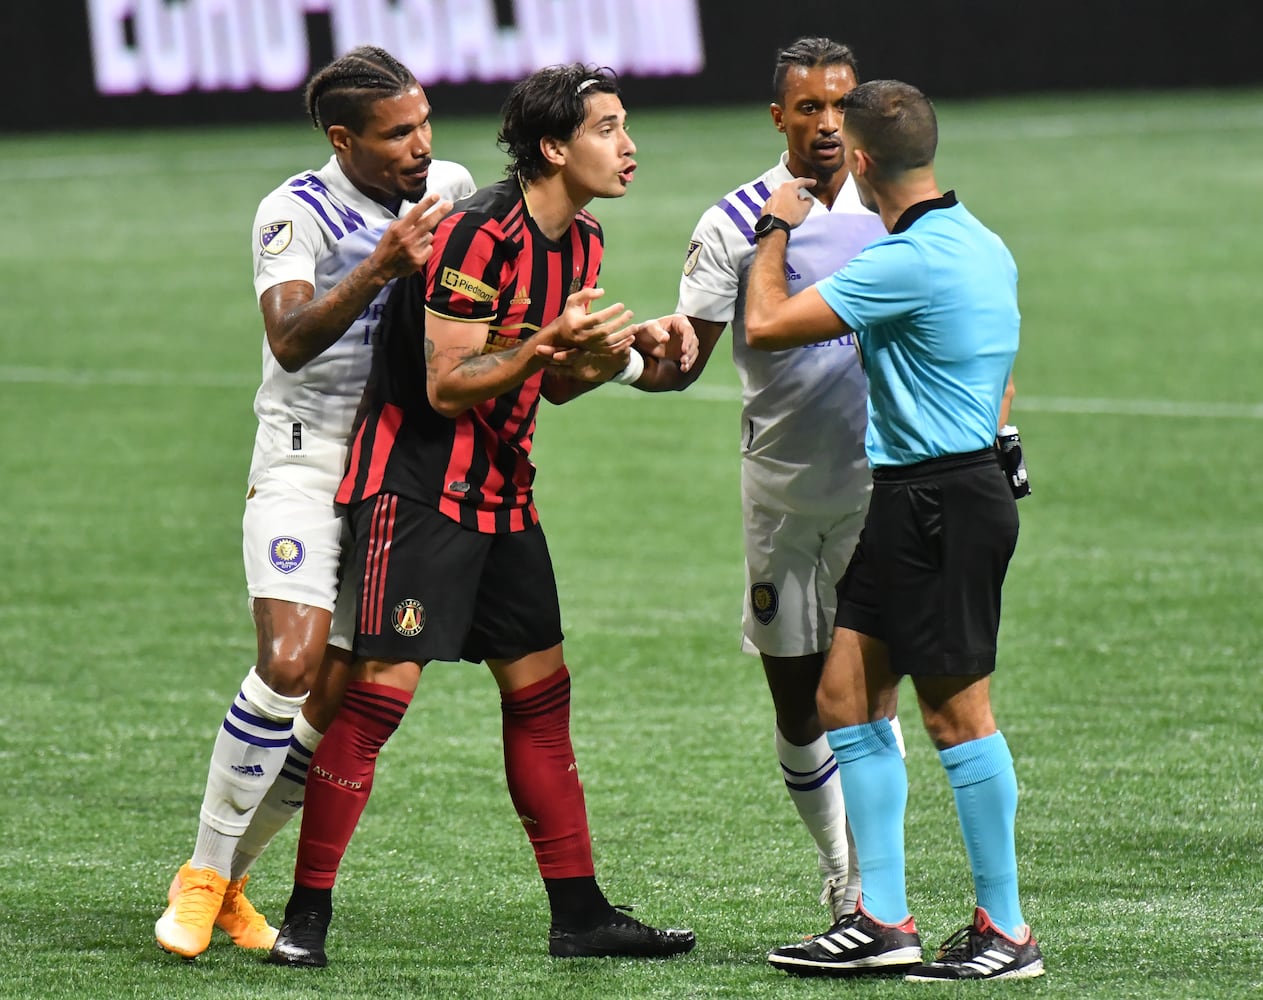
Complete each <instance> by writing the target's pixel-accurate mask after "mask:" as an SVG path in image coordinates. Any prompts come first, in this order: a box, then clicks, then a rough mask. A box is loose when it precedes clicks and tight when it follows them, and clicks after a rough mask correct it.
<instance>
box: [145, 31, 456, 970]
mask: <svg viewBox="0 0 1263 1000" xmlns="http://www.w3.org/2000/svg"><path fill="white" fill-rule="evenodd" d="M306 99H307V109H308V112H309V113H310V114H311V118H312V121H313V122H314V123H315V125H316V127H317V128H319V129H321V130H322V131H324V133H325V134H326V136H327V137H328V139H329V141H330V143H331V145H332V146H333V155H332V157H331V158H330V159H329V162H328V163H326V164H325V165H324V166H323V167H321V168H320V169H318V170H314V171H304V172H303V173H300V174H297V175H295V176H293V177H291V178H290V179H289V180H287V181H285V183H283V184H282V185H280V187H278V188H277V189H276V190H275V191H273V192H272V193H271V194H269V195H267V197H265V198H264V199H263V201H262V202H261V203H260V205H259V210H258V213H257V215H256V216H255V220H254V229H253V233H252V237H253V256H254V285H255V292H256V293H257V295H258V297H259V308H260V311H261V312H262V313H263V325H264V330H265V336H264V340H263V381H262V384H261V385H260V387H259V391H258V393H257V395H256V396H255V403H254V409H255V414H256V415H257V417H258V420H259V427H258V432H257V434H256V436H255V446H254V456H253V458H252V460H251V463H250V474H249V490H248V492H247V494H246V510H245V516H244V518H243V522H242V527H243V535H244V537H243V554H244V557H245V568H246V582H247V586H248V589H249V594H250V602H251V608H252V613H253V616H254V623H255V630H256V632H257V637H258V661H257V662H256V664H255V665H254V666H253V667H252V668H251V669H250V671H249V672H248V673H247V674H246V677H245V679H244V680H243V681H242V684H241V690H240V691H239V692H238V694H237V696H236V698H235V699H234V700H233V702H232V704H231V706H230V707H229V709H228V712H227V714H226V716H225V718H224V721H223V724H222V725H221V727H220V730H219V733H218V735H217V737H216V740H215V745H214V749H213V751H212V754H211V760H210V773H209V775H208V777H207V781H206V792H205V796H204V798H203V800H202V808H201V822H200V825H199V827H198V832H197V840H196V844H195V846H194V848H193V854H192V857H191V859H190V860H189V861H188V863H187V864H185V865H184V866H182V867H181V868H180V870H179V872H178V873H177V874H176V876H175V879H174V880H173V881H172V883H171V888H170V890H169V893H168V903H169V905H168V906H167V909H166V911H165V912H164V913H163V914H162V916H161V917H160V918H159V920H158V922H157V923H156V925H155V927H154V934H155V936H156V938H157V940H158V944H159V945H160V946H161V947H162V948H164V949H165V950H167V951H169V952H173V953H175V954H177V955H181V956H183V957H185V958H193V957H195V956H197V955H199V954H201V953H202V952H203V951H205V950H206V948H207V947H208V946H209V945H210V940H211V932H212V930H213V928H214V927H216V926H218V927H219V928H221V929H222V930H224V931H225V932H226V933H227V934H228V935H229V936H230V937H231V938H232V940H233V941H234V942H235V943H236V944H238V945H240V946H241V947H245V948H262V949H268V948H271V947H272V943H273V941H274V940H275V938H276V929H275V928H273V927H271V926H269V924H268V923H267V921H266V920H265V919H264V917H263V916H262V914H260V913H259V912H258V911H257V910H255V909H254V907H253V906H251V905H250V902H249V901H248V900H247V899H246V897H245V894H244V891H243V890H244V886H245V882H246V879H247V877H248V876H247V875H246V872H247V870H248V869H249V867H250V865H251V864H252V863H253V862H254V860H255V858H257V857H258V856H259V854H260V853H261V852H262V850H263V848H264V847H265V846H266V845H267V843H268V841H270V840H271V838H272V836H273V835H274V834H275V833H276V832H277V831H278V830H279V829H280V828H281V827H282V826H283V825H284V824H285V823H286V822H287V821H288V820H289V819H290V818H291V817H292V816H293V815H294V814H295V813H296V812H297V811H298V809H299V808H300V807H301V806H302V802H303V788H304V785H305V783H306V775H307V766H308V762H309V761H310V760H311V755H312V753H313V752H314V750H315V748H316V745H317V744H318V743H319V741H320V738H321V734H322V733H323V731H324V729H325V728H326V727H327V725H328V723H329V721H330V720H331V719H332V717H333V714H334V713H335V712H336V710H337V706H338V702H339V701H340V698H341V693H342V690H343V688H344V686H345V683H346V670H347V668H348V666H349V664H350V652H349V651H350V648H351V640H352V638H353V636H354V628H353V625H352V622H351V620H350V619H351V617H352V615H353V610H354V604H355V594H354V592H353V591H352V592H351V593H350V594H349V595H346V596H347V598H349V604H347V603H346V601H344V600H339V599H338V567H339V563H340V557H341V550H342V542H343V532H344V524H343V518H342V516H341V514H340V513H339V511H338V510H337V509H336V508H335V506H334V493H335V492H336V491H337V488H338V483H339V482H340V480H341V478H342V474H343V472H344V471H345V468H346V461H347V448H348V445H349V440H350V435H351V431H352V425H353V423H354V420H355V414H356V410H357V408H358V406H359V403H360V398H361V396H362V395H363V392H364V386H365V383H366V381H367V378H368V372H369V368H370V366H371V360H372V352H373V340H374V334H375V331H376V328H377V324H378V321H379V319H380V317H381V311H382V308H383V306H384V304H385V302H386V298H387V296H388V293H389V289H390V287H391V285H392V283H393V281H394V280H395V279H396V278H399V277H402V276H404V275H407V274H412V273H413V272H415V271H417V270H419V269H420V268H421V266H422V265H423V264H424V263H425V261H426V260H427V259H428V258H429V256H430V253H431V241H432V235H431V233H432V230H433V229H434V227H435V226H436V225H437V224H438V221H439V220H440V219H441V218H442V216H443V215H444V214H446V212H447V211H448V210H449V209H450V208H451V203H452V201H454V200H455V199H457V198H460V197H464V196H465V195H467V194H470V193H472V192H473V191H474V190H475V185H474V182H473V178H472V177H471V176H470V174H469V171H467V170H466V169H465V168H464V167H462V166H460V165H459V164H456V163H451V162H446V161H442V160H434V159H432V158H431V155H430V152H431V125H430V106H429V103H428V102H427V100H426V96H425V92H424V91H423V90H422V88H421V86H420V85H419V84H418V83H417V81H416V79H415V78H414V77H413V75H412V73H411V72H409V71H408V70H407V69H406V68H405V67H404V66H403V65H401V64H400V63H399V62H398V61H397V60H395V59H394V58H393V57H392V56H390V55H389V54H388V53H386V52H384V51H382V50H381V49H379V48H375V47H371V46H361V47H360V48H357V49H354V50H352V51H351V52H349V53H347V54H346V55H344V56H342V57H341V58H339V59H336V60H335V61H333V62H332V63H330V64H329V65H328V66H326V67H324V68H323V69H322V70H320V71H319V72H318V73H316V75H315V76H313V77H312V79H311V82H310V83H309V84H308V86H307V92H306ZM309 690H310V691H311V695H312V696H311V698H310V699H309V700H308V691H309ZM304 702H306V704H305V705H304ZM300 709H301V711H300Z"/></svg>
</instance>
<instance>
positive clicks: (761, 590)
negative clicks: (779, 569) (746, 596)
mask: <svg viewBox="0 0 1263 1000" xmlns="http://www.w3.org/2000/svg"><path fill="white" fill-rule="evenodd" d="M780 606H781V599H780V596H779V595H778V594H777V593H776V587H775V585H773V584H770V583H756V584H755V585H754V586H753V587H751V588H750V610H751V611H753V612H754V618H755V621H757V622H758V623H759V624H760V625H766V624H767V623H768V622H770V621H771V620H772V619H773V618H775V617H776V612H777V610H778V609H779V608H780Z"/></svg>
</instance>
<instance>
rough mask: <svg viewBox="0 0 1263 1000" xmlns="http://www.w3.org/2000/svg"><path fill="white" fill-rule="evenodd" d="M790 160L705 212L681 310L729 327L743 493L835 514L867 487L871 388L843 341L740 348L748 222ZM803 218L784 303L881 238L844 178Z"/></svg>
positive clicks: (793, 242) (776, 504)
mask: <svg viewBox="0 0 1263 1000" xmlns="http://www.w3.org/2000/svg"><path fill="white" fill-rule="evenodd" d="M787 160H788V154H787V153H782V154H781V161H780V163H778V164H777V165H776V166H775V167H773V168H772V169H771V170H769V171H767V173H765V174H764V175H763V176H762V177H760V178H758V179H757V180H755V181H752V182H750V183H749V184H744V185H742V186H741V187H739V188H737V189H736V190H735V191H733V192H731V193H729V194H728V195H725V196H724V197H723V198H721V199H720V201H719V203H718V204H716V205H714V206H712V207H711V208H709V209H707V210H706V212H705V213H704V214H703V215H702V218H701V220H700V221H699V222H698V224H697V228H696V229H695V230H694V231H693V239H692V241H691V242H690V243H689V250H688V256H687V257H686V259H685V262H684V275H683V277H682V278H681V279H680V299H679V304H678V306H677V307H676V308H677V310H678V311H679V312H682V313H684V314H685V315H687V316H696V317H697V318H698V319H705V320H711V321H713V322H716V323H731V324H732V331H733V336H732V356H733V361H734V362H735V363H736V366H737V371H738V372H739V374H740V376H741V387H742V389H741V395H742V409H741V428H742V438H741V444H742V456H743V458H744V461H743V462H742V488H743V490H745V492H746V493H747V495H749V496H751V497H752V498H753V499H754V500H755V501H757V502H758V503H759V504H762V505H763V506H765V507H770V508H773V509H776V510H784V511H790V512H795V513H803V514H812V513H827V512H829V511H831V510H834V511H835V510H837V509H838V507H839V504H840V503H845V502H847V500H848V499H851V498H856V499H857V500H858V498H860V497H861V496H862V495H863V493H864V492H865V490H867V488H868V483H869V473H868V464H867V460H866V459H865V456H864V428H865V426H866V423H867V409H866V408H867V399H868V390H867V385H866V383H865V378H864V372H863V370H862V369H861V368H860V364H859V358H858V356H857V355H856V350H855V345H854V341H853V338H852V337H851V336H850V335H847V336H845V337H840V338H837V339H834V340H830V341H827V342H825V343H823V344H811V345H808V346H806V347H799V348H792V349H790V350H785V351H756V350H752V349H751V348H750V347H748V346H747V344H746V333H745V299H746V288H747V279H748V278H749V273H750V265H751V263H752V262H753V259H754V223H755V221H756V220H757V219H758V217H759V212H760V209H761V208H762V207H763V203H764V202H765V201H767V199H768V197H769V196H770V195H771V193H772V191H774V190H775V189H776V188H777V187H778V186H779V185H781V184H782V183H784V182H785V181H789V180H792V179H793V175H792V174H791V173H790V172H789V168H788V166H787V165H786V163H787ZM812 200H813V204H812V206H811V213H810V214H809V215H808V216H807V219H806V221H804V222H803V224H802V225H801V226H799V227H797V228H796V229H795V230H794V232H793V235H792V236H791V238H790V241H789V248H788V252H787V255H786V276H787V277H788V279H789V291H790V294H791V295H793V294H795V293H796V292H799V291H801V290H802V289H804V288H809V287H810V286H811V285H813V284H815V282H816V281H818V280H819V279H821V278H824V277H826V276H827V275H830V274H832V273H833V272H834V271H836V270H838V269H839V268H841V267H843V266H844V265H845V264H846V263H847V261H849V260H850V259H851V258H852V257H854V256H855V255H856V254H857V253H859V251H860V250H861V249H863V248H864V247H865V246H866V245H868V244H869V243H871V242H872V241H873V240H875V239H877V238H878V237H881V236H885V235H886V230H885V228H884V227H883V226H882V223H881V219H880V218H878V216H876V215H875V214H873V213H872V212H869V211H868V210H867V209H866V208H864V206H863V205H861V204H860V201H859V195H858V194H857V192H856V190H855V182H854V181H853V180H852V179H851V178H849V177H848V178H847V180H846V183H845V184H844V185H843V187H842V190H841V191H839V192H838V196H837V198H836V199H835V201H834V203H833V208H832V209H828V208H825V206H824V205H823V204H822V203H821V202H820V201H819V200H818V199H815V198H813V199H812Z"/></svg>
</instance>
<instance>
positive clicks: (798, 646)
mask: <svg viewBox="0 0 1263 1000" xmlns="http://www.w3.org/2000/svg"><path fill="white" fill-rule="evenodd" d="M741 506H742V523H743V526H744V529H745V550H746V597H745V602H744V604H743V611H742V616H741V629H742V643H741V648H742V649H743V650H745V651H746V652H747V653H765V654H767V655H768V656H806V655H807V654H809V653H818V652H821V651H823V650H826V649H828V648H829V645H830V643H831V642H832V640H833V616H834V613H835V612H836V611H837V591H836V587H837V582H838V580H840V579H841V578H842V574H843V573H844V572H845V571H846V566H847V563H848V562H849V561H850V559H851V554H852V553H853V552H854V551H855V543H856V540H857V539H858V538H859V535H860V529H861V528H862V527H863V526H864V513H865V509H864V508H863V507H861V508H858V509H853V510H851V511H848V512H845V513H842V514H836V513H833V514H827V515H824V514H813V515H807V514H787V513H785V512H784V511H779V510H773V509H771V508H768V507H763V506H761V505H760V504H758V503H757V502H755V501H754V500H751V499H750V498H749V497H748V496H747V497H744V498H743V499H742V505H741Z"/></svg>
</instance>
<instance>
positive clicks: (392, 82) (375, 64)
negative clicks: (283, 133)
mask: <svg viewBox="0 0 1263 1000" xmlns="http://www.w3.org/2000/svg"><path fill="white" fill-rule="evenodd" d="M416 82H417V79H416V77H414V76H413V75H412V71H411V70H409V69H408V67H407V66H405V65H404V64H403V63H401V62H400V61H399V60H398V59H396V58H395V57H394V56H392V55H391V54H390V53H389V52H387V51H386V50H385V49H379V48H378V47H377V46H375V45H360V46H358V47H357V48H354V49H352V50H351V51H350V52H348V53H347V54H346V55H344V56H342V57H340V58H338V59H335V60H334V61H333V62H331V63H329V65H328V66H326V67H325V68H324V69H322V70H321V71H320V72H319V73H317V74H316V75H315V76H313V77H312V78H311V81H310V82H309V83H308V84H307V92H306V94H305V95H304V96H305V99H306V101H307V114H309V115H311V120H312V123H313V124H314V125H315V126H316V128H318V129H320V130H321V131H322V132H327V131H329V126H330V125H344V126H345V127H347V128H349V129H350V130H351V131H352V132H355V133H357V134H358V133H359V132H360V131H361V130H362V129H363V128H364V124H365V122H367V121H368V108H369V105H370V104H372V103H373V102H374V101H380V100H381V99H382V98H383V97H394V96H395V95H396V94H402V93H403V92H404V91H405V90H407V89H408V88H409V87H413V86H416Z"/></svg>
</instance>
